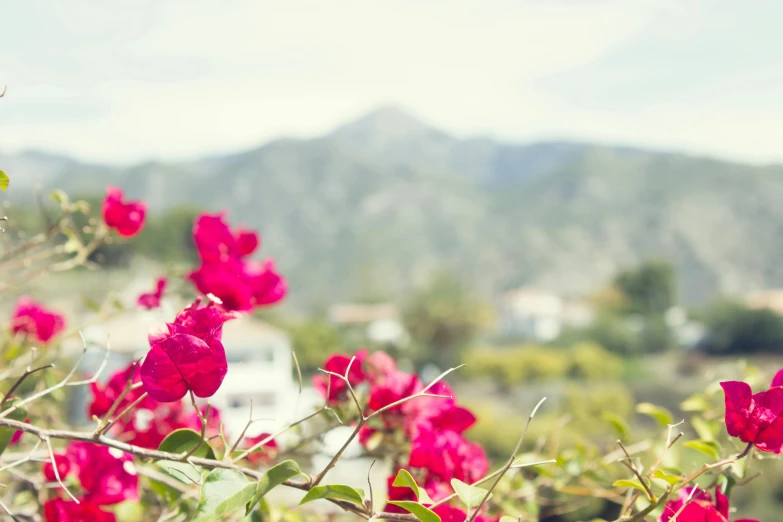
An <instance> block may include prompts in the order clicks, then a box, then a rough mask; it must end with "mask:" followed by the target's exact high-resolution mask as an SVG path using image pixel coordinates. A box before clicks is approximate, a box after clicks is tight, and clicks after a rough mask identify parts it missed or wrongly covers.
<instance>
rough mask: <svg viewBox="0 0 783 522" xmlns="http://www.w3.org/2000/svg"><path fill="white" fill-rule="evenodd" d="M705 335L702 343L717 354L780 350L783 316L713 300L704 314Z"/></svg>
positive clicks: (727, 301)
mask: <svg viewBox="0 0 783 522" xmlns="http://www.w3.org/2000/svg"><path fill="white" fill-rule="evenodd" d="M702 316H703V317H702V319H703V321H704V325H705V328H706V334H705V337H704V340H703V341H702V343H701V345H702V348H703V349H704V351H706V352H708V353H712V354H716V355H718V354H719V355H728V354H751V353H758V352H781V351H783V318H782V317H780V316H779V315H777V314H775V312H773V311H771V310H767V309H760V310H755V309H752V308H748V307H747V306H746V305H744V304H743V303H738V302H735V301H730V300H725V299H723V300H718V301H716V302H714V303H713V304H712V305H711V306H710V307H709V308H708V309H707V310H706V311H705V312H704V313H703V314H702Z"/></svg>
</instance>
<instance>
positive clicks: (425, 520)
mask: <svg viewBox="0 0 783 522" xmlns="http://www.w3.org/2000/svg"><path fill="white" fill-rule="evenodd" d="M389 504H394V505H395V506H397V507H401V508H402V509H404V510H405V511H407V512H408V513H410V514H411V515H413V516H414V517H416V518H418V519H419V520H421V522H440V517H439V516H438V515H436V514H435V513H433V512H432V511H431V510H429V509H427V508H425V507H424V506H422V505H421V504H419V503H418V502H411V501H410V500H390V501H389Z"/></svg>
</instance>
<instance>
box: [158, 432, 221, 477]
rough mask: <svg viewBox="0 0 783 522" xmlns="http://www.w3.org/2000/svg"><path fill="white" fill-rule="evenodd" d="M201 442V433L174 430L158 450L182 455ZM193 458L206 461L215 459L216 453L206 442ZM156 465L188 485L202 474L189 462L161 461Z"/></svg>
mask: <svg viewBox="0 0 783 522" xmlns="http://www.w3.org/2000/svg"><path fill="white" fill-rule="evenodd" d="M199 442H201V434H200V433H197V432H195V431H193V430H189V429H180V430H174V431H172V432H171V433H169V434H168V435H167V436H166V438H165V439H163V442H161V443H160V446H158V450H160V451H165V452H168V453H175V454H178V455H182V454H184V453H188V452H190V451H191V450H192V449H193V448H194V447H195V446H197V445H198V444H199ZM192 456H193V457H201V458H204V459H214V458H215V452H214V451H212V448H211V447H210V446H209V444H208V443H207V442H204V443H203V444H202V445H201V446H199V448H198V449H197V450H196V451H195V453H193V455H192ZM156 464H157V465H158V466H159V467H160V468H162V469H163V470H165V471H166V472H168V473H169V474H170V475H171V476H172V477H174V478H176V479H177V480H179V481H180V482H184V483H186V484H188V483H190V482H191V481H193V480H195V479H197V478H198V477H194V476H193V475H194V473H198V474H199V475H200V473H201V470H200V468H197V467H195V466H193V465H192V464H190V463H188V462H175V461H171V460H159V461H157V462H156ZM188 478H190V480H188Z"/></svg>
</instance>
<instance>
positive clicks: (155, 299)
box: [136, 277, 166, 310]
mask: <svg viewBox="0 0 783 522" xmlns="http://www.w3.org/2000/svg"><path fill="white" fill-rule="evenodd" d="M165 289H166V278H165V277H161V278H159V279H158V280H157V281H156V282H155V291H154V292H148V293H143V294H141V295H139V297H138V298H137V299H136V304H137V305H138V306H140V307H141V308H146V309H147V310H152V309H153V308H157V307H159V306H160V300H161V298H162V297H163V291H164V290H165Z"/></svg>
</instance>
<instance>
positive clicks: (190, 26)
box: [0, 0, 783, 162]
mask: <svg viewBox="0 0 783 522" xmlns="http://www.w3.org/2000/svg"><path fill="white" fill-rule="evenodd" d="M0 15H1V16H0V88H1V86H2V85H3V84H6V85H7V86H8V93H7V95H6V97H5V98H3V99H2V100H0V150H2V151H5V152H9V151H14V150H18V149H21V148H31V147H34V148H43V149H47V150H52V151H57V152H63V153H67V154H70V155H75V156H77V157H80V158H83V159H88V160H98V161H122V162H130V161H140V160H146V159H152V158H157V159H179V158H185V157H190V156H199V155H206V154H212V153H216V152H229V151H233V150H237V149H242V148H246V147H253V146H257V145H259V144H260V143H261V142H263V141H266V140H269V139H271V138H273V137H277V136H279V135H283V134H285V135H296V136H313V135H317V134H319V133H323V132H326V131H328V130H329V129H331V128H333V127H335V126H336V125H339V124H340V123H343V122H345V121H347V120H350V119H352V118H355V117H357V116H359V115H361V114H362V113H364V112H367V111H368V110H371V109H373V108H375V107H377V106H379V105H385V104H398V105H400V106H403V107H406V108H408V109H409V110H410V111H411V112H412V113H414V114H416V115H417V116H419V117H420V118H421V119H423V120H424V121H426V122H429V123H431V124H433V125H435V126H438V127H441V128H443V129H445V130H447V131H449V132H452V133H454V134H457V135H462V136H468V135H474V134H491V135H494V136H496V137H499V138H502V139H506V140H515V141H533V140H542V139H550V138H573V139H579V140H585V141H599V142H610V143H622V144H636V145H642V146H650V147H656V148H672V149H678V150H685V151H690V152H694V153H699V154H701V153H705V154H712V155H718V156H723V157H727V158H734V159H739V160H743V161H753V162H769V161H783V142H782V141H781V137H782V136H783V31H781V20H783V2H780V1H778V0H772V1H763V0H754V1H753V2H740V1H737V0H714V1H696V0H672V1H670V0H652V1H649V2H648V1H646V0H617V1H597V0H573V1H564V0H508V1H505V0H471V1H467V0H357V1H343V0H330V1H324V0H317V1H315V0H314V1H303V0H279V1H276V2H270V1H258V0H256V1H250V0H248V1H244V0H222V1H220V2H194V1H193V0H183V1H177V0H163V1H161V0H150V1H146V0H132V1H111V2H94V1H90V2H86V1H83V2H82V1H78V0H69V1H67V2H66V1H60V0H51V1H32V0H28V1H17V2H11V1H7V2H0Z"/></svg>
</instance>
